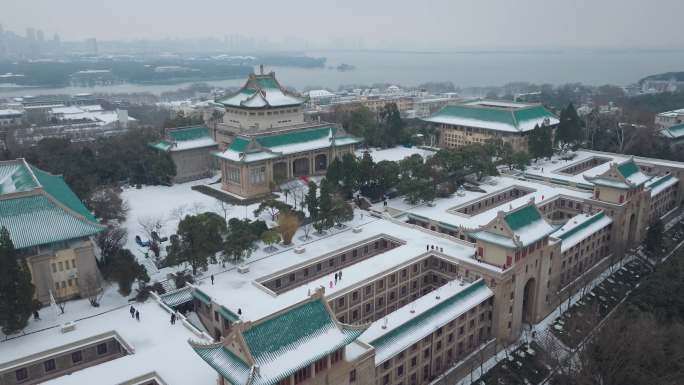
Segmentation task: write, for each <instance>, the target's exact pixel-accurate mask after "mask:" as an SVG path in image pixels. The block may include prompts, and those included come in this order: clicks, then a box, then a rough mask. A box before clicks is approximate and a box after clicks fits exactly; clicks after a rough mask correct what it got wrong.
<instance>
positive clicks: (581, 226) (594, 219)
mask: <svg viewBox="0 0 684 385" xmlns="http://www.w3.org/2000/svg"><path fill="white" fill-rule="evenodd" d="M604 216H606V214H604V213H603V211H601V212H599V213H598V214H596V215H594V216H593V217H591V218H589V219H587V220H586V221H584V222H582V223H581V224H579V225H577V226H575V227H573V228H571V229H570V230H568V231H566V232H564V233H562V234H560V235H559V236H558V238H560V239H567V238H569V237H570V236H572V235H574V234H577V233H578V232H580V231H582V230H583V229H585V228H587V227H589V226H590V225H591V224H593V223H596V222H598V221H599V220H601V218H603V217H604Z"/></svg>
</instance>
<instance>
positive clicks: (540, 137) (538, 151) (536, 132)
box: [527, 125, 553, 160]
mask: <svg viewBox="0 0 684 385" xmlns="http://www.w3.org/2000/svg"><path fill="white" fill-rule="evenodd" d="M551 139H552V138H551V129H550V128H549V127H548V126H539V125H536V126H534V129H533V130H532V132H531V133H530V135H529V136H528V137H527V147H528V151H529V153H530V156H532V157H533V158H534V159H535V160H536V159H539V158H542V157H550V156H552V155H553V143H552V141H551Z"/></svg>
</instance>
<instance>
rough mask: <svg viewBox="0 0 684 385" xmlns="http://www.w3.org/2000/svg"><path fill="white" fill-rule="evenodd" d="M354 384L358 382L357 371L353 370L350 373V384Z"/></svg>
mask: <svg viewBox="0 0 684 385" xmlns="http://www.w3.org/2000/svg"><path fill="white" fill-rule="evenodd" d="M352 382H356V369H352V371H351V372H349V383H350V384H351V383H352Z"/></svg>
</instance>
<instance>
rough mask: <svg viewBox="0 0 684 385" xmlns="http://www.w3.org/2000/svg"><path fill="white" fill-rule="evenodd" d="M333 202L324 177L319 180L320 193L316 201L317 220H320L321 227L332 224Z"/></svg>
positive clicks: (323, 228)
mask: <svg viewBox="0 0 684 385" xmlns="http://www.w3.org/2000/svg"><path fill="white" fill-rule="evenodd" d="M332 210H333V202H332V193H331V191H330V184H329V183H328V181H326V180H325V179H323V180H321V193H320V198H319V203H318V221H320V222H321V229H322V230H325V229H329V228H331V227H332V225H333V224H334V220H333V212H332Z"/></svg>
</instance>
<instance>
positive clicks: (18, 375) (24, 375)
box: [14, 368, 28, 382]
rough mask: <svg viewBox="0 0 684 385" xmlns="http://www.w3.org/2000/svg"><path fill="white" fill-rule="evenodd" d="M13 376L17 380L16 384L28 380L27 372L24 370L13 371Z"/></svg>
mask: <svg viewBox="0 0 684 385" xmlns="http://www.w3.org/2000/svg"><path fill="white" fill-rule="evenodd" d="M14 376H15V377H16V378H17V382H20V381H24V380H26V378H28V371H27V370H26V368H21V369H17V370H15V371H14Z"/></svg>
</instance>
